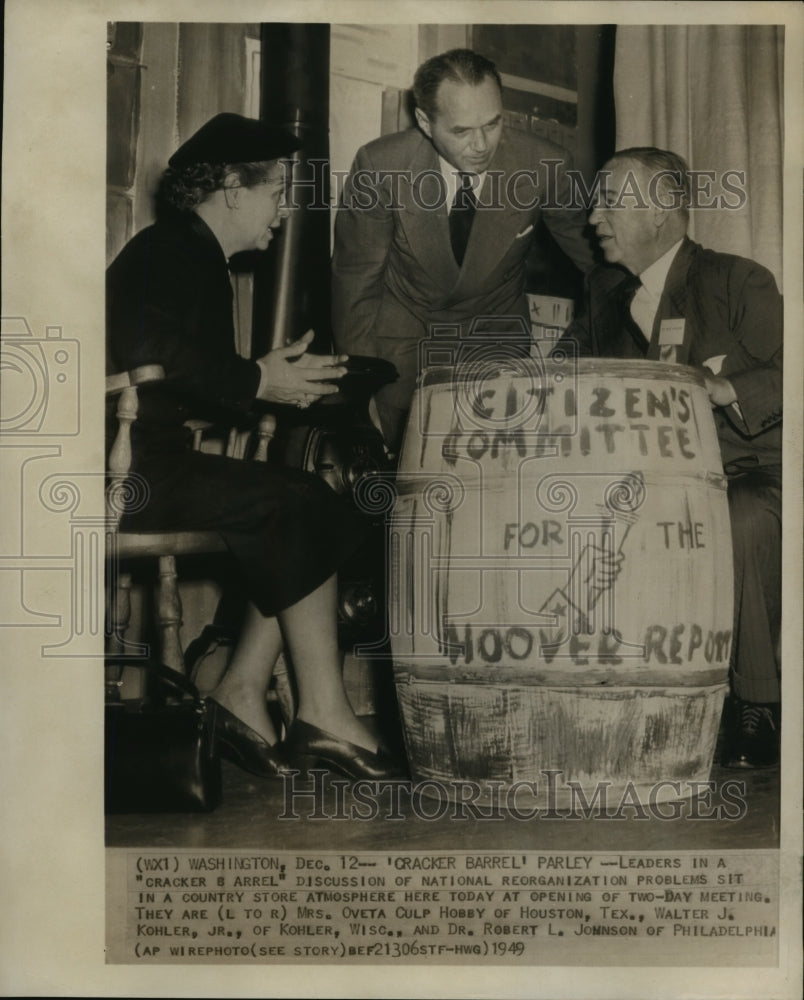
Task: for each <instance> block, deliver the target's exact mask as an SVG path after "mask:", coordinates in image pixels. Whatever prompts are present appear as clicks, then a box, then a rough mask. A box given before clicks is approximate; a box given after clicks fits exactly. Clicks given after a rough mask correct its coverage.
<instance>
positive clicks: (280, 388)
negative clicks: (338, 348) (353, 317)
mask: <svg viewBox="0 0 804 1000" xmlns="http://www.w3.org/2000/svg"><path fill="white" fill-rule="evenodd" d="M312 341H313V331H312V330H308V331H307V333H305V335H304V336H303V337H300V338H299V339H298V340H297V341H296V342H295V343H294V344H291V345H290V346H289V347H278V348H276V350H274V351H269V353H268V354H265V355H264V356H263V357H261V358H259V359H258V360H257V364H258V365H259V366H260V371H261V373H262V374H261V377H260V386H259V389H258V390H257V399H262V400H264V401H265V402H266V403H285V404H287V405H290V406H298V407H300V408H301V409H305V408H306V407H308V406H309V405H310V404H311V403H314V402H315V401H316V400H318V399H320V398H321V397H322V396H329V395H331V394H332V393H333V392H337V391H338V387H337V385H329V384H327V383H326V382H324V381H323V380H324V379H338V378H341V377H342V376H343V375H345V374H346V368H345V367H344V364H343V363H344V362H345V361H347V360H348V355H346V354H307V348H308V347H309V346H310V344H311V343H312Z"/></svg>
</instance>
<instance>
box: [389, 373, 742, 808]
mask: <svg viewBox="0 0 804 1000" xmlns="http://www.w3.org/2000/svg"><path fill="white" fill-rule="evenodd" d="M389 545H390V549H389V554H390V559H389V609H390V638H391V649H392V657H393V666H394V680H395V685H396V691H397V696H398V701H399V706H400V710H401V716H402V724H403V733H404V738H405V743H406V749H407V753H408V758H409V763H410V767H411V773H412V777H413V779H414V781H415V782H417V783H418V784H419V785H420V787H421V788H422V790H423V794H427V793H428V791H429V792H430V793H431V794H434V795H438V796H447V798H457V797H461V798H462V799H463V800H465V801H468V800H469V798H471V800H472V801H476V802H478V803H492V804H493V803H497V802H501V801H507V797H510V796H511V795H512V794H520V793H522V794H525V793H527V798H529V799H531V800H532V801H534V802H535V803H537V804H540V805H550V804H551V803H556V804H561V803H563V802H565V801H574V802H580V803H581V804H583V803H584V801H585V802H587V803H588V802H592V801H595V796H597V799H596V801H597V802H598V803H599V802H601V801H604V802H605V801H607V802H609V803H610V802H612V801H615V800H616V798H617V796H625V797H626V798H628V797H630V798H631V799H634V800H635V801H637V802H638V803H645V802H648V803H653V802H661V801H666V800H669V799H679V798H684V797H686V796H688V795H692V794H696V793H697V792H700V790H701V786H700V785H696V783H698V782H706V781H707V780H708V779H709V775H710V771H711V766H712V760H713V755H714V748H715V743H716V739H717V733H718V728H719V722H720V715H721V711H722V708H723V701H724V697H725V694H726V691H727V678H728V666H729V654H730V645H731V638H732V613H733V606H732V605H733V576H732V556H731V535H730V528H729V514H728V506H727V498H726V480H725V478H724V475H723V468H722V463H721V458H720V449H719V446H718V440H717V435H716V431H715V425H714V420H713V417H712V412H711V404H710V402H709V399H708V396H707V393H706V390H705V387H704V383H703V379H702V377H701V376H700V374H699V373H698V372H697V371H696V370H694V369H692V368H689V367H686V366H680V365H671V364H666V363H661V362H651V361H621V360H601V359H581V360H577V361H576V360H575V359H572V358H569V357H561V356H559V357H557V358H555V359H553V360H549V361H548V360H540V359H527V360H525V359H520V360H518V361H508V362H502V363H492V362H483V363H480V364H479V365H474V366H468V367H467V366H437V367H432V368H429V369H426V370H425V371H424V373H423V374H422V376H420V379H419V383H418V386H417V391H416V394H415V396H414V400H413V406H412V410H411V415H410V420H409V424H408V427H407V429H406V434H405V441H404V445H403V449H402V453H401V456H400V464H399V470H398V475H397V480H396V498H395V502H394V507H393V511H392V513H391V518H390V539H389ZM467 783H472V784H473V785H474V786H476V787H475V788H472V787H471V786H470V787H469V788H468V790H467Z"/></svg>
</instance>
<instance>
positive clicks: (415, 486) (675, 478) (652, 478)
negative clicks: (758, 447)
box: [394, 469, 729, 497]
mask: <svg viewBox="0 0 804 1000" xmlns="http://www.w3.org/2000/svg"><path fill="white" fill-rule="evenodd" d="M545 474H547V470H545ZM448 475H449V478H450V479H456V478H459V477H458V476H457V475H456V473H454V472H450V473H448ZM427 478H429V479H431V480H432V481H433V483H437V482H438V481H439V473H437V472H433V473H431V474H430V475H429V477H427ZM510 478H511V473H510V470H504V471H502V472H500V473H498V474H493V473H490V472H489V470H488V469H484V470H483V490H484V492H487V491H494V490H496V491H497V492H505V490H504V489H501V488H500V487H498V486H495V481H499V482H505V483H507V484H508V485H507V489H508V490H510ZM533 478H534V479H535V478H537V477H536V476H534V477H533ZM646 478H647V482H648V483H654V482H655V483H656V484H657V485H659V484H661V483H662V482H667V481H669V482H672V483H673V484H674V485H676V486H677V485H679V483H684V482H687V481H689V482H703V483H706V485H707V486H711V487H712V488H713V489H716V490H722V491H723V492H724V493H725V492H726V490H727V488H728V483H729V480H728V477H727V476H725V475H723V473H722V472H712V471H709V470H706V469H702V470H701V471H699V472H685V473H684V474H683V475H681V474H679V472H678V471H677V470H676V471H675V472H667V473H665V472H653V471H650V472H648V473H647V476H646ZM424 479H425V476H424V474H423V473H421V472H419V473H417V474H416V475H415V476H411V477H410V478H409V479H406V477H405V473H404V472H400V473H398V474H397V477H396V480H395V481H394V490H395V492H396V495H397V496H399V497H403V496H412V495H413V494H415V493H421V491H422V482H423V480H424ZM470 483H471V480H470Z"/></svg>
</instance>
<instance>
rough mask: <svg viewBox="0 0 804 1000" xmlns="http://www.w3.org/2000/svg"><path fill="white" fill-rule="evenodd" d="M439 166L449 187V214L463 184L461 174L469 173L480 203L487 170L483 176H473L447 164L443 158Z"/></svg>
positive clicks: (439, 158) (440, 157) (439, 159)
mask: <svg viewBox="0 0 804 1000" xmlns="http://www.w3.org/2000/svg"><path fill="white" fill-rule="evenodd" d="M438 164H439V166H440V167H441V173H442V175H443V177H444V181H445V183H446V185H447V214H449V213H450V212H451V211H452V203H453V202H454V201H455V192H456V191H457V190H458V188H459V187H460V184H461V173H468V174H469V176H470V177H471V178H472V190H473V191H474V193H475V198H476V199H477V200H478V202H479V201H480V192H481V190H482V189H483V184H484V183H485V180H486V171H485V170H484V171H483V173H482V174H473V173H470V172H469V171H461V170H456V169H455V167H453V166H452V164H451V163H447V161H446V160H445V159H444V157H443V156H439V157H438Z"/></svg>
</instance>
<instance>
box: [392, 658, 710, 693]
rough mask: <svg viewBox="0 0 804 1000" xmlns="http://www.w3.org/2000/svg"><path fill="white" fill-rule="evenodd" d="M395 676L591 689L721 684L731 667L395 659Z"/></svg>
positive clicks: (408, 680) (399, 679)
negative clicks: (684, 668) (465, 663)
mask: <svg viewBox="0 0 804 1000" xmlns="http://www.w3.org/2000/svg"><path fill="white" fill-rule="evenodd" d="M393 666H394V679H395V681H396V683H397V684H434V685H445V684H450V685H451V684H469V685H475V686H477V687H486V686H493V685H498V686H500V687H506V688H510V687H515V686H517V685H518V686H520V687H522V688H525V689H527V688H534V687H549V688H551V689H554V688H568V689H575V688H584V689H588V690H596V689H609V688H633V687H644V688H646V689H654V688H667V687H671V688H678V689H679V690H689V689H690V688H697V687H701V688H703V687H707V688H711V687H717V686H721V685H724V684H726V682H727V677H728V667H727V666H719V667H708V668H707V669H704V670H690V669H689V668H687V672H686V673H679V669H678V667H675V668H672V667H668V666H663V665H659V666H656V667H636V668H634V669H633V670H631V669H628V668H625V667H621V668H620V669H617V670H614V669H605V668H600V669H596V670H578V671H577V672H576V670H574V669H573V670H567V669H564V670H561V669H559V668H558V667H555V666H554V667H547V668H545V667H533V668H531V669H530V670H527V669H523V668H522V667H521V666H518V667H499V666H490V665H483V666H481V667H478V668H477V669H475V668H472V667H466V666H460V667H452V666H445V665H438V664H435V665H434V664H419V663H399V662H397V661H396V660H395V661H394V664H393Z"/></svg>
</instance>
